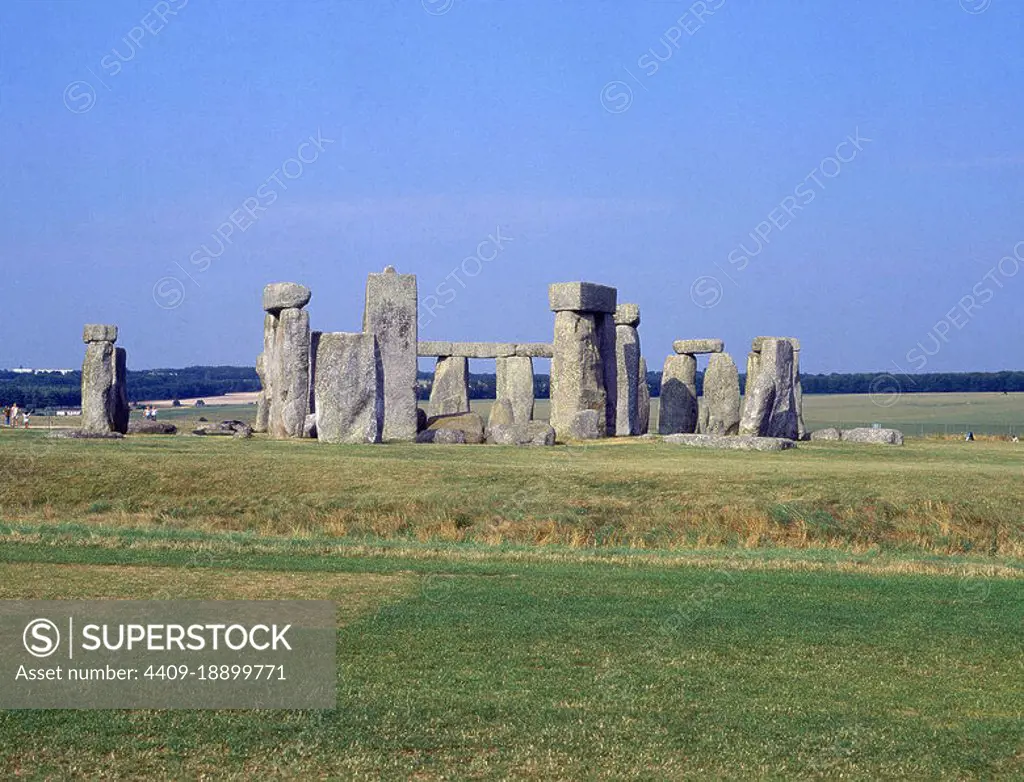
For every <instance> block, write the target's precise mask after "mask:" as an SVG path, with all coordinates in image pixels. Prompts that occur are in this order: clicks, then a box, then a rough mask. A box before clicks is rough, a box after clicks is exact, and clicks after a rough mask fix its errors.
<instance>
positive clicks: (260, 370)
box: [253, 353, 270, 432]
mask: <svg viewBox="0 0 1024 782" xmlns="http://www.w3.org/2000/svg"><path fill="white" fill-rule="evenodd" d="M256 375H257V376H258V377H259V379H260V393H259V394H258V395H257V396H256V425H255V426H254V427H253V431H254V432H266V431H267V427H268V425H269V422H270V407H269V405H268V402H267V385H268V384H267V354H266V353H260V354H259V355H258V356H256Z"/></svg>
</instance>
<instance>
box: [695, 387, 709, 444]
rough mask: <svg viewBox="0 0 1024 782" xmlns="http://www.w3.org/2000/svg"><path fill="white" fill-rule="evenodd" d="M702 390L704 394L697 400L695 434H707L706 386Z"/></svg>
mask: <svg viewBox="0 0 1024 782" xmlns="http://www.w3.org/2000/svg"><path fill="white" fill-rule="evenodd" d="M705 382H707V381H705ZM704 388H705V391H704V394H702V395H701V398H700V399H698V400H697V434H707V433H708V420H709V416H710V410H709V409H708V396H707V390H706V389H707V386H704Z"/></svg>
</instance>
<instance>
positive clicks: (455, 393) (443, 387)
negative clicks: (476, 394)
mask: <svg viewBox="0 0 1024 782" xmlns="http://www.w3.org/2000/svg"><path fill="white" fill-rule="evenodd" d="M386 410H387V407H386V406H385V411H386ZM468 412H469V359H467V358H463V357H461V356H438V358H437V364H436V365H435V367H434V383H433V386H432V387H431V389H430V415H431V416H437V415H453V414H455V413H468Z"/></svg>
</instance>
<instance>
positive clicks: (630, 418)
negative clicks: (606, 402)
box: [614, 304, 643, 437]
mask: <svg viewBox="0 0 1024 782" xmlns="http://www.w3.org/2000/svg"><path fill="white" fill-rule="evenodd" d="M639 325H640V307H639V306H637V305H636V304H620V305H618V307H616V309H615V384H616V390H615V393H616V404H615V429H614V431H615V435H616V437H630V436H635V435H638V434H643V433H642V432H641V431H640V397H639V391H640V378H641V375H640V335H639V334H638V333H637V330H636V329H637V326H639Z"/></svg>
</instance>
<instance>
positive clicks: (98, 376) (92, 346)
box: [82, 342, 116, 434]
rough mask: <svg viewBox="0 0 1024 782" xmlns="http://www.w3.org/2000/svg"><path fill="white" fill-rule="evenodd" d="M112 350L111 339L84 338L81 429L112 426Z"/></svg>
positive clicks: (111, 428) (110, 429) (105, 429)
mask: <svg viewBox="0 0 1024 782" xmlns="http://www.w3.org/2000/svg"><path fill="white" fill-rule="evenodd" d="M114 363H115V354H114V343H113V342H87V343H86V345H85V359H84V360H83V361H82V431H84V432H93V433H101V434H102V433H104V432H113V431H116V430H115V427H114V414H115V409H114V408H115V396H116V392H115V390H114V378H115V371H116V370H115V366H114Z"/></svg>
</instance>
